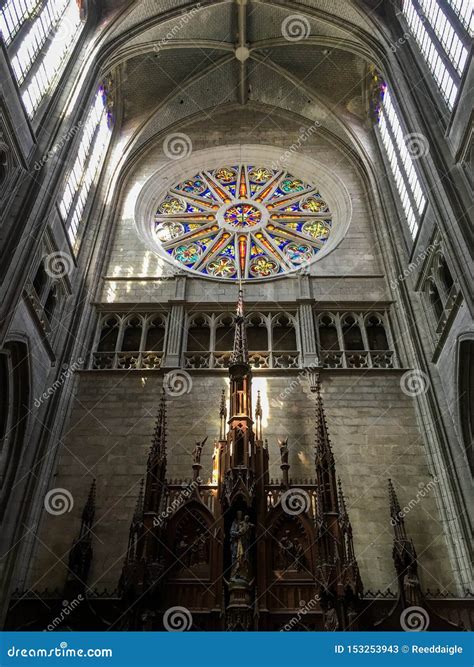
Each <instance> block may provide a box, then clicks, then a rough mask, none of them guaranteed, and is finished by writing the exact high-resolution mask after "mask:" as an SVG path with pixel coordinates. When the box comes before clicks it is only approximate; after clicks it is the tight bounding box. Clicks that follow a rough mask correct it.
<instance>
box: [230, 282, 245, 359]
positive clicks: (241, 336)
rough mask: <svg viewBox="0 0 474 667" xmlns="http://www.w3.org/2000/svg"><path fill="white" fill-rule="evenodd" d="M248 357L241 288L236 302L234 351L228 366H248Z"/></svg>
mask: <svg viewBox="0 0 474 667" xmlns="http://www.w3.org/2000/svg"><path fill="white" fill-rule="evenodd" d="M248 357H249V354H248V345H247V328H246V326H245V315H244V292H243V290H242V287H240V289H239V298H238V300H237V315H236V318H235V332H234V349H233V352H232V356H231V359H230V364H231V365H232V364H247V365H248V362H249V358H248Z"/></svg>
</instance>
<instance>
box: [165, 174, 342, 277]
mask: <svg viewBox="0 0 474 667" xmlns="http://www.w3.org/2000/svg"><path fill="white" fill-rule="evenodd" d="M331 226H332V219H331V213H330V211H329V207H328V204H327V203H326V201H325V200H324V199H323V197H322V196H321V194H320V192H319V190H318V189H317V188H316V187H314V186H313V185H311V184H310V183H308V182H306V181H304V180H302V179H300V178H298V177H296V176H294V175H293V174H291V173H289V172H288V171H287V170H286V169H281V170H277V169H271V168H269V167H266V166H261V165H258V166H255V165H249V164H241V165H233V164H231V165H229V166H222V167H219V168H217V169H213V170H212V171H202V172H200V173H199V174H195V175H194V176H192V177H191V178H188V179H185V180H183V181H180V182H179V183H178V184H176V185H175V186H173V187H172V188H170V190H169V191H168V192H167V193H166V194H165V196H164V197H163V199H162V201H161V203H160V205H159V206H158V210H157V212H156V215H155V235H156V240H157V243H158V244H159V246H160V248H161V250H162V251H163V252H164V253H165V254H166V256H167V257H168V258H170V259H172V260H173V261H174V262H175V263H177V264H179V265H181V266H182V267H183V268H184V269H186V270H187V271H190V272H192V273H194V274H198V275H204V276H208V277H213V278H219V279H222V280H236V279H241V280H263V279H268V278H272V277H275V276H280V275H284V274H285V273H288V272H291V271H295V270H297V269H299V268H302V267H303V266H305V265H307V264H308V263H309V262H311V261H313V259H314V258H315V256H316V255H317V253H319V252H320V251H321V248H322V247H323V246H324V244H326V243H327V241H328V239H329V238H330V236H331Z"/></svg>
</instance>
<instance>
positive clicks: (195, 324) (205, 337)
mask: <svg viewBox="0 0 474 667" xmlns="http://www.w3.org/2000/svg"><path fill="white" fill-rule="evenodd" d="M187 349H188V350H191V351H193V352H209V350H210V349H211V329H210V322H209V319H208V318H207V317H205V316H204V315H194V316H193V317H192V318H191V319H190V321H189V325H188V342H187Z"/></svg>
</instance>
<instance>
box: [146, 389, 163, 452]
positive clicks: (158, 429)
mask: <svg viewBox="0 0 474 667" xmlns="http://www.w3.org/2000/svg"><path fill="white" fill-rule="evenodd" d="M165 456H166V393H165V390H164V389H163V393H162V395H161V400H160V408H159V412H158V417H157V419H156V425H155V430H154V432H153V440H152V444H151V449H150V455H149V462H150V461H151V460H152V459H155V458H159V457H165Z"/></svg>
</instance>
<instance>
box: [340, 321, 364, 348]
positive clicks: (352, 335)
mask: <svg viewBox="0 0 474 667" xmlns="http://www.w3.org/2000/svg"><path fill="white" fill-rule="evenodd" d="M341 327H342V336H343V339H344V349H346V350H363V349H364V342H363V339H362V333H361V330H360V326H359V324H358V322H357V320H356V319H355V317H354V316H353V315H350V314H349V315H344V316H343V317H342V319H341Z"/></svg>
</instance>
